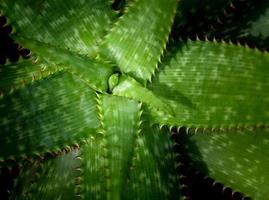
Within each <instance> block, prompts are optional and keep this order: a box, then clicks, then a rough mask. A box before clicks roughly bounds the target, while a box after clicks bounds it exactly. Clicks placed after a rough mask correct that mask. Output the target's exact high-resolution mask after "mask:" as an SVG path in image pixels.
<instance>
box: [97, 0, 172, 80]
mask: <svg viewBox="0 0 269 200" xmlns="http://www.w3.org/2000/svg"><path fill="white" fill-rule="evenodd" d="M176 5H177V1H176V0H136V1H134V2H132V4H131V5H130V7H129V8H128V9H127V11H126V13H125V14H124V15H123V16H122V17H121V18H120V19H119V21H118V22H117V23H116V24H115V25H114V26H113V28H112V30H111V31H110V32H109V34H108V35H106V37H105V39H104V41H103V42H102V44H103V45H102V47H103V48H104V49H101V55H102V56H105V57H106V58H108V59H110V60H112V61H113V62H114V63H115V64H116V65H117V66H118V67H119V68H120V69H121V71H122V72H125V73H129V74H131V75H133V76H134V77H136V78H138V79H140V80H149V79H150V78H151V75H152V74H153V73H154V70H155V69H156V67H157V63H158V61H159V59H160V56H161V54H162V52H163V50H164V48H165V45H166V42H167V40H168V36H169V32H170V29H171V26H172V23H173V19H174V15H175V11H176Z"/></svg>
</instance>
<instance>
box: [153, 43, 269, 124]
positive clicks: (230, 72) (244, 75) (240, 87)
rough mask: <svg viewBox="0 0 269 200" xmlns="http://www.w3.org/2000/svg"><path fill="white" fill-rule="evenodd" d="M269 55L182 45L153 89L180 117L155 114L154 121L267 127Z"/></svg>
mask: <svg viewBox="0 0 269 200" xmlns="http://www.w3.org/2000/svg"><path fill="white" fill-rule="evenodd" d="M268 65H269V54H268V53H262V52H259V51H258V50H253V49H250V48H245V47H241V46H236V45H230V44H224V43H216V42H202V41H195V42H192V41H188V42H181V43H179V44H178V45H177V46H175V48H174V50H173V51H172V53H171V54H170V56H169V58H167V59H166V60H165V61H164V63H163V65H162V67H161V69H162V70H161V71H160V73H159V75H158V76H157V77H156V78H155V79H154V80H153V82H152V84H150V85H149V88H150V89H151V90H152V91H153V92H154V93H155V95H156V96H158V97H160V99H161V100H162V101H164V102H166V103H167V104H170V106H171V107H172V108H173V109H174V112H175V113H176V116H175V117H171V116H167V115H165V114H163V113H160V112H158V113H157V112H156V111H153V110H149V112H148V113H149V118H150V120H151V121H152V122H153V123H161V124H169V125H177V126H187V127H190V126H195V127H199V126H202V127H216V126H224V127H227V126H248V125H253V124H267V123H268V120H269V112H268V107H269V95H268V94H269V93H268V91H269V84H268V76H267V75H268V73H269V68H268Z"/></svg>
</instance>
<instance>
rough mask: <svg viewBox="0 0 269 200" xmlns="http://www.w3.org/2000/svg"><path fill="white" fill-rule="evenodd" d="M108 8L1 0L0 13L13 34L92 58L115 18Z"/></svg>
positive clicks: (96, 0)
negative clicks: (6, 18) (5, 18)
mask: <svg viewBox="0 0 269 200" xmlns="http://www.w3.org/2000/svg"><path fill="white" fill-rule="evenodd" d="M110 4H111V3H110V2H109V1H107V0H91V1H84V0H81V1H78V2H75V1H66V0H52V1H49V2H47V1H46V2H44V1H36V0H20V1H9V0H2V1H1V2H0V10H3V12H4V14H5V15H6V16H7V17H8V19H9V20H10V23H11V25H12V26H13V28H14V29H15V30H16V33H17V34H19V35H22V36H24V37H26V38H31V39H33V40H37V41H40V42H43V43H47V44H53V45H56V46H61V47H63V48H65V49H71V50H72V51H75V52H80V53H82V54H86V55H89V56H91V57H92V56H95V55H96V50H97V44H98V43H99V42H100V38H101V37H102V36H103V35H104V34H105V32H106V29H107V27H108V26H109V24H110V23H111V21H112V20H113V19H115V17H116V13H115V12H114V11H113V10H112V9H111V5H110Z"/></svg>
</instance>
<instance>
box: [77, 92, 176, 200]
mask: <svg viewBox="0 0 269 200" xmlns="http://www.w3.org/2000/svg"><path fill="white" fill-rule="evenodd" d="M100 109H101V113H102V116H100V117H101V118H102V119H103V120H102V122H103V126H102V129H101V133H100V135H99V136H96V137H92V139H91V140H90V141H89V142H88V143H87V144H85V145H84V146H83V147H82V149H81V151H82V153H81V159H82V166H81V170H82V176H81V177H82V182H81V187H82V192H81V195H82V197H83V198H85V199H154V198H155V197H160V198H161V197H175V196H179V194H178V191H177V178H176V176H175V168H174V161H173V158H174V157H173V154H172V152H170V150H171V141H169V138H168V134H167V132H165V133H159V130H158V129H151V128H148V129H145V128H144V127H143V129H141V121H140V120H141V119H140V115H141V113H140V112H141V111H140V105H139V104H138V103H137V102H135V101H133V100H128V99H125V98H122V97H113V96H101V99H100ZM160 144H165V145H160ZM155 145H160V146H159V148H158V149H156V148H154V146H155ZM160 158H162V159H160ZM168 199H169V198H168Z"/></svg>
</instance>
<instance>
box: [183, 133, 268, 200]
mask: <svg viewBox="0 0 269 200" xmlns="http://www.w3.org/2000/svg"><path fill="white" fill-rule="evenodd" d="M183 145H185V147H186V149H187V152H188V155H189V156H190V158H191V165H192V166H193V167H194V168H195V169H196V170H199V169H200V166H201V164H200V163H201V162H203V163H204V164H205V165H206V167H207V169H206V170H207V174H208V175H209V176H210V177H212V178H214V179H215V180H216V181H218V182H221V183H223V184H224V185H225V186H226V187H231V188H233V190H235V191H240V192H243V193H244V194H245V195H247V196H250V197H251V198H252V199H264V198H265V199H266V197H268V196H269V191H268V190H267V185H268V184H269V182H268V181H269V173H268V171H266V170H265V169H267V168H268V167H269V157H268V155H269V132H268V129H257V130H256V131H255V130H254V132H253V130H247V129H246V130H243V131H235V130H234V131H232V130H230V131H229V132H226V131H225V132H224V133H223V132H222V133H215V132H213V133H210V134H209V133H207V134H196V135H191V136H190V137H189V141H188V142H186V141H185V144H183Z"/></svg>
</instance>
